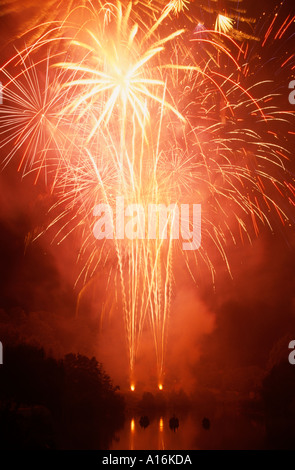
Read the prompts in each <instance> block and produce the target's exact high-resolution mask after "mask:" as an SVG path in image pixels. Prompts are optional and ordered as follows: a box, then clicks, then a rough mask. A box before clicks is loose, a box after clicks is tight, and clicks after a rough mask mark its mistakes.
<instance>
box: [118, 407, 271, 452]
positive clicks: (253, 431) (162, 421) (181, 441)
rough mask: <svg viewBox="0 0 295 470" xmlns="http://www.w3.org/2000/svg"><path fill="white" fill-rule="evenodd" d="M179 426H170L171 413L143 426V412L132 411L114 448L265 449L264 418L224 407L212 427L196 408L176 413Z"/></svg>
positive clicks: (216, 414) (212, 420)
mask: <svg viewBox="0 0 295 470" xmlns="http://www.w3.org/2000/svg"><path fill="white" fill-rule="evenodd" d="M177 417H178V418H179V428H178V429H177V430H176V431H175V432H174V431H173V430H171V429H170V427H169V419H170V418H171V414H167V415H158V416H155V417H154V418H152V419H150V424H149V426H148V427H147V428H146V429H144V428H142V427H141V426H140V423H139V419H140V416H136V415H130V416H129V417H127V418H126V420H125V424H124V427H123V428H122V429H121V430H120V431H119V432H117V434H116V435H115V438H114V439H113V442H112V444H111V447H110V449H111V450H198V449H203V450H206V449H209V450H213V449H230V450H234V449H263V448H264V447H265V428H264V425H263V423H262V422H261V420H258V419H253V417H250V416H245V415H243V414H240V413H239V412H236V411H231V410H221V411H219V412H217V413H215V416H213V417H210V418H211V419H210V423H211V426H210V429H209V430H206V429H204V428H203V426H202V419H203V418H204V416H203V415H201V414H199V413H197V412H193V413H186V414H182V415H181V414H180V415H177Z"/></svg>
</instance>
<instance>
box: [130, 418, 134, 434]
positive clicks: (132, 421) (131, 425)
mask: <svg viewBox="0 0 295 470" xmlns="http://www.w3.org/2000/svg"><path fill="white" fill-rule="evenodd" d="M130 429H131V432H134V431H135V421H134V419H133V418H132V420H131V423H130Z"/></svg>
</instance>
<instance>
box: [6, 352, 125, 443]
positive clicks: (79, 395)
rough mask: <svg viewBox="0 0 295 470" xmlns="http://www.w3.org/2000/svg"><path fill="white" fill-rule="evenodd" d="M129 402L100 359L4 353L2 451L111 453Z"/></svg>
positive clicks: (37, 353)
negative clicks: (85, 450) (94, 450)
mask: <svg viewBox="0 0 295 470" xmlns="http://www.w3.org/2000/svg"><path fill="white" fill-rule="evenodd" d="M123 422H124V399H123V397H122V396H121V395H120V393H119V392H118V387H114V386H113V384H112V382H111V379H110V377H109V376H108V375H107V374H106V373H105V372H104V370H103V367H102V365H101V364H100V363H98V362H97V360H96V359H95V358H92V359H89V358H88V357H85V356H82V355H80V354H67V355H66V356H65V357H64V358H63V359H61V360H56V359H54V358H52V357H47V356H46V354H45V352H44V350H43V349H42V348H38V347H34V346H31V345H27V344H22V345H18V346H14V347H8V346H7V347H6V348H5V357H4V364H3V365H2V366H1V367H0V428H1V431H2V432H1V434H2V436H1V439H0V449H107V448H108V446H109V444H110V442H111V440H112V438H113V435H114V433H115V432H116V431H117V430H118V429H120V427H121V426H122V425H123Z"/></svg>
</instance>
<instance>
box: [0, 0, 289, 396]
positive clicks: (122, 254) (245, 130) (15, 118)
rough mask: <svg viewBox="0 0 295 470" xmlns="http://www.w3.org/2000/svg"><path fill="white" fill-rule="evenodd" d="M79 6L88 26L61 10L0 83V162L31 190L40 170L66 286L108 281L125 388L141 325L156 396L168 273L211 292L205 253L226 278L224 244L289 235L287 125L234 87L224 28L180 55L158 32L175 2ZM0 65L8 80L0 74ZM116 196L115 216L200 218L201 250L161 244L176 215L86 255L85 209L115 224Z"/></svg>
mask: <svg viewBox="0 0 295 470" xmlns="http://www.w3.org/2000/svg"><path fill="white" fill-rule="evenodd" d="M57 3H58V2H57V1H54V2H51V4H55V5H57ZM90 3H91V2H81V5H82V7H83V6H84V8H85V9H86V10H87V15H89V14H90V17H91V15H93V18H92V19H93V21H90V20H89V21H87V22H84V20H83V23H82V25H75V24H74V23H73V21H72V15H71V13H72V12H73V10H74V9H75V8H73V5H72V4H71V2H70V3H69V5H68V7H67V11H65V10H64V12H63V13H64V18H66V17H71V22H70V24H69V25H68V24H67V22H66V21H64V22H60V23H56V22H54V20H55V19H56V18H53V22H52V28H51V29H50V23H46V25H47V26H46V28H45V29H44V28H41V30H40V32H39V38H38V39H36V40H35V42H34V43H33V44H31V45H29V46H28V48H27V49H24V50H23V51H22V52H20V53H18V54H17V55H16V56H15V58H13V59H11V60H10V61H8V62H7V64H6V66H5V67H4V68H2V69H1V70H2V73H3V74H4V77H5V80H6V82H5V94H6V100H7V104H5V106H4V107H1V109H0V125H1V131H0V132H1V138H2V142H1V148H4V149H6V148H7V153H6V158H5V160H4V161H5V162H8V161H9V160H11V158H15V157H16V156H17V155H18V154H19V153H20V152H21V153H22V155H21V163H20V167H22V169H23V171H24V172H25V173H27V172H29V171H36V172H37V177H38V176H39V175H40V172H41V170H42V169H46V172H47V173H48V175H50V176H49V179H50V182H51V191H52V192H55V194H57V196H58V202H56V204H54V205H53V207H52V209H51V213H52V214H53V216H52V217H53V218H52V221H51V222H50V224H49V227H47V229H50V228H52V227H58V228H57V231H56V239H57V240H58V242H59V243H61V242H62V241H64V239H66V238H67V237H69V235H70V234H71V233H73V232H75V231H78V232H79V234H80V237H81V240H82V243H81V249H80V254H79V256H80V258H81V261H82V262H83V267H82V269H81V272H80V276H79V278H80V279H81V280H83V282H84V283H85V284H86V285H87V282H88V281H89V280H91V279H93V278H95V275H96V272H97V268H98V266H99V265H101V264H102V265H103V266H105V270H107V269H108V270H109V272H108V273H107V277H108V279H109V280H110V279H111V277H112V276H113V278H114V279H115V282H116V295H117V294H118V293H119V292H120V293H121V294H120V296H119V297H120V301H119V305H120V308H121V309H122V311H123V315H124V319H125V327H126V337H127V344H128V351H129V364H130V382H131V384H132V386H133V387H134V384H135V381H136V375H135V364H136V356H137V352H138V349H139V347H140V340H141V335H142V331H143V329H144V326H145V325H146V324H147V322H149V324H150V328H151V332H152V336H153V338H154V345H155V353H156V362H157V376H158V383H159V385H160V384H161V386H162V384H163V380H164V373H165V367H164V364H165V351H166V341H167V332H168V330H167V327H168V320H169V313H170V305H171V302H172V294H173V286H174V269H173V266H174V265H175V260H177V259H179V258H180V257H181V258H183V260H184V263H185V264H186V266H187V268H188V270H189V272H190V273H191V275H192V278H193V279H194V278H195V267H194V266H195V265H196V264H197V265H198V266H200V265H202V264H205V265H206V266H207V267H208V268H209V270H210V272H211V275H212V278H213V280H214V276H215V268H214V264H213V262H212V259H213V258H214V256H213V255H211V250H212V249H213V251H214V252H217V253H219V255H220V256H221V258H222V259H223V260H224V262H225V263H226V265H227V267H228V270H229V271H230V265H229V261H228V256H227V245H229V244H230V241H231V243H234V244H237V243H238V242H239V239H240V240H241V241H242V242H243V243H244V242H245V240H247V239H248V240H249V241H251V239H252V238H253V237H254V236H257V235H258V234H259V231H260V230H261V227H263V226H266V227H268V229H270V230H272V231H273V230H274V228H275V224H276V220H275V218H274V214H277V216H278V217H279V220H280V221H281V222H282V223H283V224H285V223H289V221H288V210H287V206H286V200H287V201H288V200H289V203H290V204H294V203H293V200H294V190H293V186H292V184H291V182H290V181H288V178H289V175H288V173H287V171H286V168H285V166H286V165H287V163H288V154H287V152H286V151H285V149H284V148H283V146H281V145H279V143H278V141H276V140H274V141H272V140H271V139H270V136H271V134H270V132H271V131H270V128H269V126H271V125H272V124H273V123H278V122H287V120H288V119H289V114H288V113H287V112H286V113H284V112H279V111H278V110H277V108H276V107H275V106H274V105H272V101H273V100H274V94H272V93H269V94H264V93H261V92H260V90H262V89H263V88H264V85H265V82H264V81H262V82H261V83H255V84H252V85H251V86H248V85H247V78H248V70H249V69H248V67H247V66H244V65H240V63H239V61H240V59H241V60H246V57H247V52H249V48H248V46H247V44H244V43H243V44H242V45H241V46H240V45H239V44H238V43H237V42H236V38H237V35H236V34H234V29H233V28H232V26H233V20H232V19H231V18H232V17H229V18H228V19H227V18H225V20H224V19H223V18H220V17H219V19H218V20H219V23H218V22H217V23H216V25H217V26H216V28H217V29H218V31H214V30H212V29H211V27H210V28H208V29H206V28H204V27H202V28H200V29H198V30H197V31H196V30H195V31H194V32H193V34H192V35H191V36H190V40H189V41H185V40H184V39H183V37H184V36H185V34H186V33H185V31H184V29H176V30H175V31H174V32H173V33H171V32H170V34H169V35H167V34H165V32H164V34H163V33H162V30H164V31H167V28H166V26H165V25H166V24H167V21H168V22H171V24H173V23H172V22H173V17H174V16H180V15H182V14H183V15H185V17H188V18H189V20H190V21H191V19H192V18H194V15H192V14H190V8H189V7H190V2H188V1H182V2H176V1H170V2H160V1H159V2H155V3H154V2H153V7H152V6H151V3H150V2H138V7H137V8H136V7H135V5H133V4H132V2H130V3H128V4H126V5H125V6H124V5H123V3H119V2H118V3H116V4H114V3H103V2H97V3H96V7H95V5H94V3H93V4H91V7H90V5H89V4H90ZM10 4H11V5H12V4H13V2H10ZM81 5H80V4H79V6H81ZM46 11H47V10H46ZM46 14H47V13H46ZM45 16H46V15H45ZM39 19H40V18H39ZM34 21H35V20H34ZM222 21H223V22H222ZM289 23H290V22H289V19H288V18H287V19H286V20H285V22H284V24H282V25H281V26H280V29H279V30H278V33H279V34H277V36H278V37H279V36H281V34H282V33H283V32H285V27H286V26H287V25H288V24H289ZM272 27H273V25H271V26H270V30H269V31H270V32H271V30H272ZM33 30H34V31H35V30H36V31H38V27H37V28H35V26H33ZM30 34H31V32H30ZM70 34H72V36H73V38H72V39H70V40H68V38H69V37H70ZM269 34H270V33H269ZM230 35H232V36H233V37H231V36H230ZM246 37H247V35H241V38H243V40H245V38H246ZM187 43H188V44H187ZM66 44H67V50H66V51H64V49H65V45H66ZM44 50H46V53H45V54H44V52H43V51H44ZM40 56H43V57H45V59H44V58H41V59H40ZM35 57H38V58H35ZM225 61H226V63H227V64H230V65H229V66H228V67H227V72H226V73H225V72H224V68H223V66H222V65H223V63H225ZM12 63H14V64H16V65H17V67H16V68H17V69H18V70H19V72H18V73H14V74H12V72H11V70H10V69H11V64H12ZM290 65H292V63H291V64H290ZM52 66H53V67H52ZM40 70H43V76H42V80H41V81H40ZM220 121H222V122H220ZM11 130H12V131H13V132H12V133H11ZM11 144H13V146H11ZM289 179H290V178H289ZM116 196H121V197H122V198H124V203H125V206H129V205H130V204H140V205H142V206H143V207H146V206H147V205H148V204H155V205H158V204H164V205H165V206H167V207H168V206H169V204H171V201H172V200H173V203H175V204H176V206H177V205H178V204H180V203H183V202H185V203H200V204H202V245H201V247H200V249H199V250H198V252H194V253H191V254H188V252H184V251H183V250H182V247H181V244H180V243H177V241H176V240H173V238H172V230H171V227H172V224H173V219H174V218H175V217H176V216H177V211H176V209H174V210H172V211H171V212H170V214H169V217H168V222H167V225H169V226H170V232H169V231H168V232H169V233H168V238H167V239H164V238H161V236H160V235H161V234H158V235H159V236H158V237H156V238H155V239H141V238H142V237H141V236H140V235H143V233H141V232H140V230H143V232H144V233H145V234H146V231H147V227H145V228H144V229H143V228H142V227H138V226H137V230H136V231H137V237H136V239H131V240H129V239H123V238H124V227H122V226H117V225H116V223H115V222H114V224H113V228H116V236H115V238H114V239H112V240H101V241H100V242H99V244H98V243H97V242H96V241H95V239H94V236H93V231H92V229H93V226H94V223H95V221H94V220H93V219H94V217H93V209H94V207H95V206H97V205H98V204H108V206H110V207H111V208H112V212H113V215H117V214H116ZM285 196H287V197H285ZM176 206H175V207H176ZM54 214H57V215H54ZM129 223H130V222H129ZM167 228H169V227H164V229H167ZM134 230H135V229H134V226H133V231H134ZM117 231H118V232H119V233H121V234H122V233H123V236H118V233H117ZM143 238H144V237H143ZM114 258H115V259H116V260H117V262H116V263H112V266H111V267H110V268H108V266H107V260H108V259H114ZM83 292H84V290H83ZM116 301H118V297H116Z"/></svg>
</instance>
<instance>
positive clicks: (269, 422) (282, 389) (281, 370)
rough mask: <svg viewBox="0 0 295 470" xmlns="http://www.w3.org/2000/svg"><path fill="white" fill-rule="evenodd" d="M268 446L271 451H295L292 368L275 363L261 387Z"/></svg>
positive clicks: (294, 393) (293, 369) (283, 362)
mask: <svg viewBox="0 0 295 470" xmlns="http://www.w3.org/2000/svg"><path fill="white" fill-rule="evenodd" d="M262 398H263V403H264V414H265V425H266V438H267V445H268V448H270V449H277V450H294V449H295V367H294V366H292V365H290V364H289V362H287V361H282V362H280V363H279V364H276V365H275V366H274V367H273V368H272V369H271V371H270V372H269V374H268V375H267V376H266V377H265V379H264V381H263V386H262Z"/></svg>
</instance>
